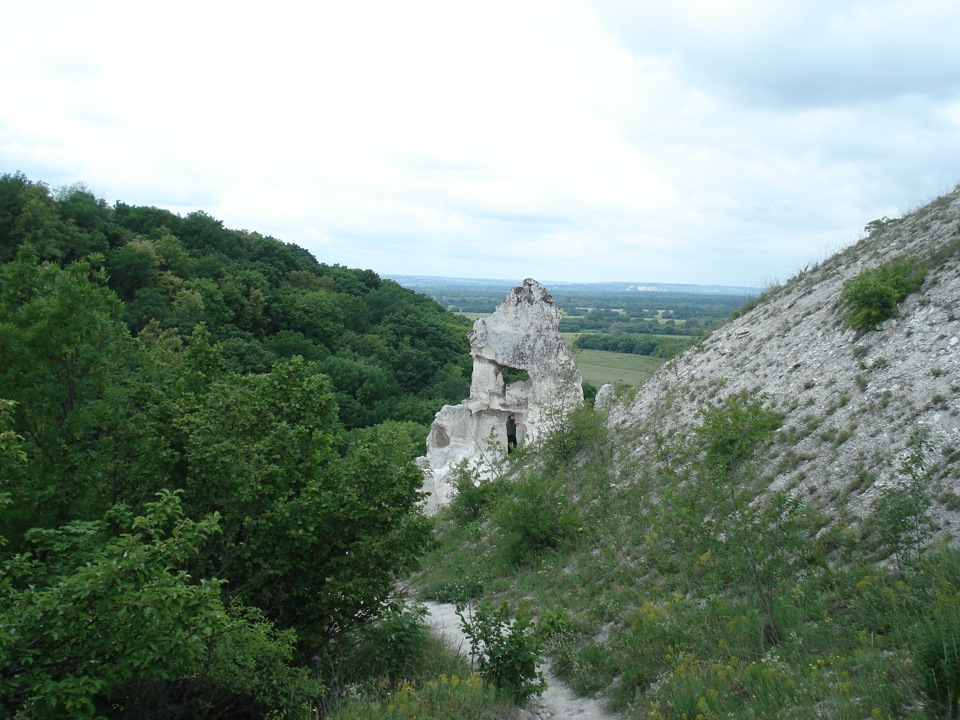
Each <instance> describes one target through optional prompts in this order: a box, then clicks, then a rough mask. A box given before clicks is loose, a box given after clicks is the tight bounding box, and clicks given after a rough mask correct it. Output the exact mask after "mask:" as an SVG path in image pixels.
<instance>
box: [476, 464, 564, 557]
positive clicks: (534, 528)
mask: <svg viewBox="0 0 960 720" xmlns="http://www.w3.org/2000/svg"><path fill="white" fill-rule="evenodd" d="M494 521H495V523H496V526H497V528H498V529H499V530H500V532H501V534H502V537H503V543H502V548H503V551H504V554H505V556H506V559H507V561H508V562H509V563H512V564H516V565H520V564H523V563H525V562H528V561H530V560H532V559H534V558H536V557H538V556H539V555H541V554H542V553H543V552H545V551H547V550H553V549H556V548H560V547H566V546H569V545H571V544H572V542H573V541H574V540H575V539H576V537H577V536H578V535H579V533H580V513H579V511H578V510H577V507H576V505H574V504H573V503H572V502H571V501H570V499H569V497H567V493H566V489H565V487H564V486H563V485H562V483H561V482H559V481H558V480H553V481H550V480H545V479H544V478H543V477H542V476H540V475H533V474H529V475H525V476H523V477H520V478H518V479H517V480H515V481H514V482H512V483H510V486H509V491H508V492H506V493H505V494H504V495H503V497H501V498H500V502H499V504H498V505H497V510H496V513H495V515H494Z"/></svg>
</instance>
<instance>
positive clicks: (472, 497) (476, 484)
mask: <svg viewBox="0 0 960 720" xmlns="http://www.w3.org/2000/svg"><path fill="white" fill-rule="evenodd" d="M453 487H454V489H455V490H456V495H454V497H453V500H452V501H451V503H450V514H451V516H452V517H453V519H454V520H455V521H456V522H457V523H459V524H461V525H466V524H469V523H471V522H474V521H475V520H479V519H480V518H481V517H483V516H485V515H487V513H488V512H489V511H490V509H491V508H492V507H493V506H494V505H495V504H496V501H497V498H499V497H500V495H502V494H503V483H502V482H501V481H500V480H499V479H496V478H494V479H484V478H481V477H480V473H479V471H478V470H477V469H476V468H472V467H470V464H469V463H468V461H466V460H464V461H463V462H461V463H460V464H459V465H458V466H457V467H456V469H455V470H454V475H453Z"/></svg>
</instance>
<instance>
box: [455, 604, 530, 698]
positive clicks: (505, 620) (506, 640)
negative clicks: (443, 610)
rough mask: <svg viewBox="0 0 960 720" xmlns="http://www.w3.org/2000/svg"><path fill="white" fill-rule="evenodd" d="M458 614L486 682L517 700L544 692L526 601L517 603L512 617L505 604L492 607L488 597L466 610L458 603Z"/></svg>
mask: <svg viewBox="0 0 960 720" xmlns="http://www.w3.org/2000/svg"><path fill="white" fill-rule="evenodd" d="M457 615H458V616H459V617H460V619H461V621H462V622H463V632H464V634H465V635H466V636H467V637H468V638H469V639H470V643H471V647H472V650H471V653H472V655H473V657H474V659H475V660H476V662H477V666H478V667H479V669H480V674H481V675H482V676H483V678H484V679H485V680H486V681H488V682H490V683H492V684H493V685H495V686H496V687H497V688H498V689H499V690H501V691H503V692H505V693H506V694H507V695H508V696H509V697H511V698H512V699H513V700H515V701H516V702H518V703H522V702H525V701H526V700H527V699H529V698H530V697H531V696H533V695H537V694H539V693H541V692H543V690H544V689H545V688H546V683H545V682H544V680H543V676H542V674H541V673H540V671H539V670H538V669H537V666H538V664H539V663H540V640H539V638H538V636H537V633H536V626H535V625H534V623H533V622H532V621H531V619H530V612H529V609H528V608H527V605H526V604H525V603H520V606H519V607H518V608H517V613H516V615H515V616H514V617H511V615H510V610H509V608H508V607H507V605H506V604H503V605H501V606H500V607H499V608H495V607H493V605H492V604H491V603H490V602H489V601H488V600H481V601H480V602H479V603H477V605H476V606H475V607H472V608H470V609H469V611H468V610H467V608H466V607H465V606H463V605H460V606H458V607H457Z"/></svg>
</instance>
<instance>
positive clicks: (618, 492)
mask: <svg viewBox="0 0 960 720" xmlns="http://www.w3.org/2000/svg"><path fill="white" fill-rule="evenodd" d="M779 418H780V416H779V414H778V413H777V412H776V411H775V409H774V408H770V407H768V406H767V404H766V400H765V398H763V397H762V396H750V397H748V396H742V397H740V396H738V397H736V398H733V399H731V401H730V402H728V404H727V405H726V406H717V407H712V408H709V409H705V412H704V413H703V414H702V415H701V422H700V424H699V425H698V426H697V427H696V428H691V429H692V430H694V432H688V431H687V430H689V429H685V431H684V432H683V433H682V434H678V435H676V436H674V435H670V434H668V433H664V432H662V431H661V430H660V429H659V428H658V427H657V426H656V424H655V423H653V424H651V425H650V426H649V427H646V428H644V430H643V432H644V434H646V435H647V436H648V437H652V438H653V440H654V443H655V445H656V447H657V448H658V453H657V457H656V458H655V459H654V458H649V457H648V458H644V459H643V460H642V461H637V462H631V461H629V460H628V459H627V458H625V457H621V458H619V460H620V462H619V463H614V462H613V460H614V458H615V456H616V453H617V448H614V447H612V446H611V445H610V444H609V441H608V438H607V435H606V432H605V428H604V426H603V423H602V419H601V418H599V417H598V416H597V415H596V413H594V412H593V411H592V410H589V409H583V410H581V411H577V412H576V413H574V414H572V415H571V417H570V418H569V422H567V423H566V425H565V427H563V428H561V429H560V430H559V431H558V432H556V433H554V434H553V435H551V436H550V437H547V438H545V439H544V440H543V441H542V443H541V444H540V445H539V446H538V447H536V448H531V449H528V450H526V451H525V452H523V453H519V454H515V455H514V456H512V457H511V460H510V463H511V464H510V474H509V476H507V477H504V478H501V479H499V480H494V481H490V482H489V483H487V484H486V486H485V487H484V491H483V492H482V493H470V492H468V493H465V495H464V497H465V498H466V499H467V500H469V501H470V503H471V507H470V512H463V513H458V512H457V510H458V508H457V504H458V501H456V500H455V502H454V505H453V507H452V508H451V509H450V510H449V511H448V512H445V513H444V514H442V515H441V516H440V517H439V518H438V541H439V542H438V544H437V546H436V547H435V548H434V549H433V550H432V552H431V555H430V556H429V557H428V558H427V562H426V565H425V566H426V567H428V568H430V570H429V572H428V573H425V574H424V575H423V576H422V577H421V578H420V579H419V587H420V589H421V592H422V593H423V594H424V595H426V596H429V597H436V598H439V599H445V600H451V601H462V600H465V599H468V598H474V597H482V598H487V599H490V600H491V601H492V602H497V603H499V602H507V603H508V604H511V605H512V606H513V607H517V606H519V604H520V603H521V601H524V602H528V603H530V606H531V607H532V608H533V610H534V613H535V615H536V617H537V621H538V624H539V625H540V626H541V627H543V626H547V627H548V628H549V629H550V633H549V640H548V641H547V648H548V651H549V654H550V656H551V658H552V661H553V669H554V670H555V671H556V672H558V673H559V674H560V675H561V676H562V677H564V678H565V679H566V680H567V681H568V682H569V683H570V684H571V685H572V686H573V687H574V688H575V689H576V690H577V691H579V692H581V693H585V694H590V693H596V692H604V693H605V694H606V695H607V696H608V697H609V698H610V699H611V703H612V704H613V705H614V706H615V707H616V708H617V709H619V710H620V711H622V712H623V713H624V714H626V715H627V716H628V717H632V718H650V719H654V718H663V719H666V718H676V719H678V720H679V719H680V718H688V719H689V720H694V719H695V718H703V719H704V720H708V719H709V718H720V717H736V718H771V717H777V718H811V717H830V718H851V719H853V718H856V719H857V720H860V719H862V718H917V719H919V718H928V717H956V716H957V710H958V704H957V703H958V697H960V653H958V648H960V552H958V550H957V549H956V548H955V547H948V546H935V547H934V546H931V545H930V544H929V537H926V538H921V540H922V542H917V543H916V544H914V545H913V546H912V548H913V550H915V551H916V552H913V553H911V554H910V555H909V558H905V557H904V555H903V553H902V549H903V547H902V546H903V543H904V542H913V539H914V538H916V535H915V534H914V533H915V532H916V529H917V525H916V522H914V520H915V519H916V513H917V512H920V513H922V511H923V503H922V502H919V503H918V502H915V494H916V493H918V492H920V493H923V492H925V483H926V482H927V476H926V465H925V459H924V457H923V452H924V448H923V443H922V442H919V441H918V442H917V443H915V444H914V445H912V446H911V447H912V449H913V455H912V458H913V460H912V461H911V463H909V467H906V466H905V467H904V468H902V472H903V473H904V475H905V476H909V477H910V478H911V480H912V482H911V483H910V485H909V486H908V488H907V490H905V491H904V495H903V496H902V497H901V498H899V503H900V504H899V505H898V506H897V507H900V506H903V507H905V508H906V509H904V510H903V512H900V513H899V514H897V513H893V514H891V513H890V512H878V513H877V514H876V516H874V517H872V518H870V519H868V521H867V522H865V523H864V524H863V525H862V526H859V527H850V526H846V525H842V526H840V525H832V524H831V522H830V521H829V519H828V518H826V517H824V516H823V515H822V514H821V513H819V512H818V511H817V510H816V509H815V508H812V507H807V506H804V505H803V504H802V503H801V502H799V500H796V499H794V500H791V499H790V498H786V497H784V496H779V497H778V496H776V495H774V496H767V495H764V494H762V493H761V492H760V490H761V489H762V488H764V487H766V486H767V484H768V483H769V479H768V478H766V477H765V476H764V473H765V472H766V468H767V467H768V462H767V456H766V455H765V453H766V452H767V448H768V447H769V444H770V443H782V442H784V440H781V439H779V434H777V433H775V432H773V431H774V430H775V428H776V427H777V425H778V423H779ZM623 445H624V446H629V445H631V443H629V442H624V443H623ZM615 466H619V467H620V468H621V469H620V470H619V471H615V470H614V467H615ZM911 503H912V504H911ZM921 548H925V549H922V550H921ZM894 558H895V559H896V560H897V561H898V562H897V563H889V562H883V561H887V560H890V559H894ZM774 617H775V620H774V619H773V618H774Z"/></svg>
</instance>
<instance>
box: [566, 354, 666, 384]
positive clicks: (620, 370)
mask: <svg viewBox="0 0 960 720" xmlns="http://www.w3.org/2000/svg"><path fill="white" fill-rule="evenodd" d="M573 358H574V360H575V361H576V363H577V369H578V370H579V371H580V375H582V376H583V379H584V381H585V382H588V383H590V384H591V385H593V386H594V387H596V388H598V389H599V387H600V386H601V385H604V384H605V383H613V384H618V383H619V384H626V385H634V386H637V385H642V384H643V383H644V382H645V381H646V379H647V378H648V377H650V376H651V375H653V373H654V372H656V370H657V368H659V367H660V366H661V365H663V360H661V359H660V358H654V357H649V356H647V355H629V354H627V353H617V352H606V351H604V350H576V351H574V353H573Z"/></svg>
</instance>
